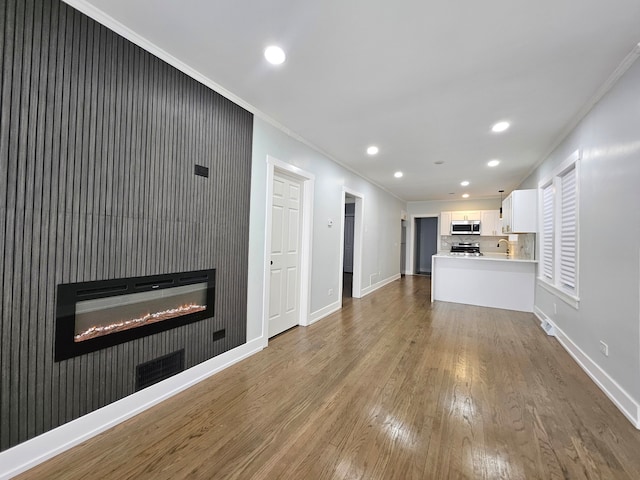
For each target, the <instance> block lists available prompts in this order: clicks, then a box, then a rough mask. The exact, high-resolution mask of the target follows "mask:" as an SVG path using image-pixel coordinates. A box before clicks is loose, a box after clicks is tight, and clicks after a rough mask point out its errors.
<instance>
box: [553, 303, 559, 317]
mask: <svg viewBox="0 0 640 480" xmlns="http://www.w3.org/2000/svg"><path fill="white" fill-rule="evenodd" d="M553 314H554V315H557V314H558V306H557V305H556V304H555V303H554V304H553Z"/></svg>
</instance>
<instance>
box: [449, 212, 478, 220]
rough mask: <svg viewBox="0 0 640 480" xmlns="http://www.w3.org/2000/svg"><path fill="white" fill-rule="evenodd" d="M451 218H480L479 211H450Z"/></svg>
mask: <svg viewBox="0 0 640 480" xmlns="http://www.w3.org/2000/svg"><path fill="white" fill-rule="evenodd" d="M451 220H480V212H479V211H473V212H451Z"/></svg>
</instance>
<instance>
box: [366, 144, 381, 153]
mask: <svg viewBox="0 0 640 480" xmlns="http://www.w3.org/2000/svg"><path fill="white" fill-rule="evenodd" d="M379 151H380V149H378V147H376V146H375V145H371V146H370V147H369V148H367V153H368V154H369V155H375V154H376V153H378V152H379Z"/></svg>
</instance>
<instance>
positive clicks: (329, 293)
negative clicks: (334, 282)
mask: <svg viewBox="0 0 640 480" xmlns="http://www.w3.org/2000/svg"><path fill="white" fill-rule="evenodd" d="M327 295H329V296H331V295H333V288H330V289H329V291H328V292H327Z"/></svg>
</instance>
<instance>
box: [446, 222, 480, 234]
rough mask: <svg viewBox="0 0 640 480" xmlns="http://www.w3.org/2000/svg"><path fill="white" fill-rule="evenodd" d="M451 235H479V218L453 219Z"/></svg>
mask: <svg viewBox="0 0 640 480" xmlns="http://www.w3.org/2000/svg"><path fill="white" fill-rule="evenodd" d="M451 235H480V220H454V221H452V222H451Z"/></svg>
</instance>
